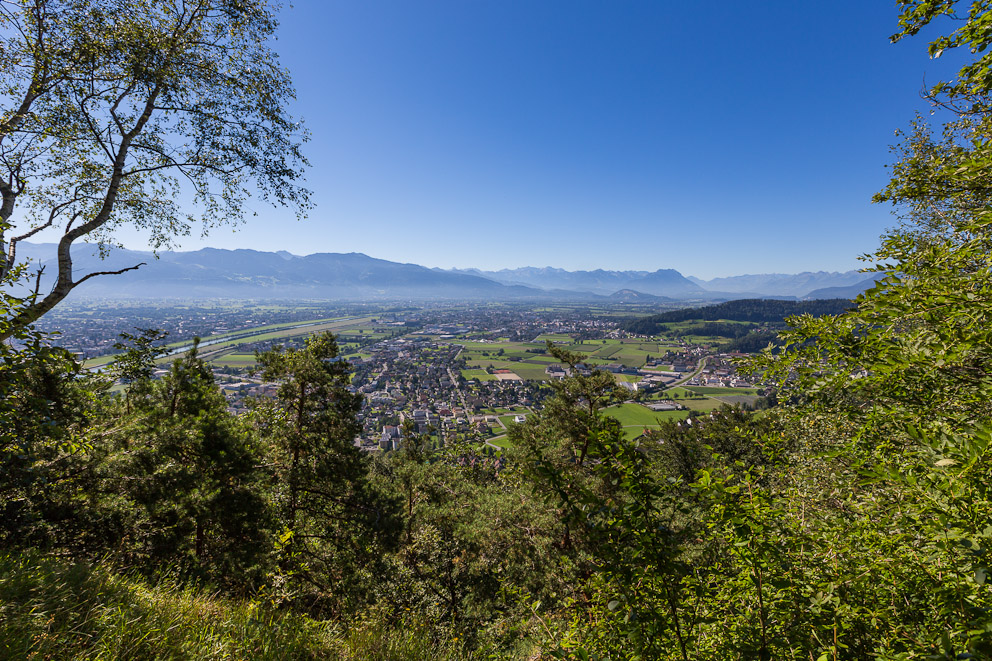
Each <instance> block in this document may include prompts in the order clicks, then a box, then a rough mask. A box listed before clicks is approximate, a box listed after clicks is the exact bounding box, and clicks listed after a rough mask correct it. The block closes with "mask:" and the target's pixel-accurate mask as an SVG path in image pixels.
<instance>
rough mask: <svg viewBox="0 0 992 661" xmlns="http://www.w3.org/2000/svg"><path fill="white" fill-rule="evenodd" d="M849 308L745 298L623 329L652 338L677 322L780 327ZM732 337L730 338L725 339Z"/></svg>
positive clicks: (844, 303) (845, 303)
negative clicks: (788, 321)
mask: <svg viewBox="0 0 992 661" xmlns="http://www.w3.org/2000/svg"><path fill="white" fill-rule="evenodd" d="M850 307H852V303H851V301H849V300H847V299H843V298H831V299H824V300H815V301H780V300H776V299H766V298H747V299H741V300H737V301H727V302H726V303H717V304H715V305H705V306H703V307H698V308H682V309H681V310H671V311H669V312H662V313H661V314H654V315H651V316H650V317H641V318H640V319H633V320H631V321H628V322H627V323H625V324H624V326H623V328H624V330H626V331H629V332H631V333H639V334H642V335H655V334H657V333H660V332H664V331H665V330H666V327H665V324H669V323H677V322H680V321H721V320H726V321H749V322H754V323H776V322H777V323H782V322H784V321H785V319H786V318H787V317H791V316H794V315H800V314H808V315H812V316H814V317H820V316H823V315H825V314H840V313H842V312H844V311H845V310H847V309H849V308H850ZM711 334H712V335H722V333H701V335H711ZM727 337H733V335H730V336H727Z"/></svg>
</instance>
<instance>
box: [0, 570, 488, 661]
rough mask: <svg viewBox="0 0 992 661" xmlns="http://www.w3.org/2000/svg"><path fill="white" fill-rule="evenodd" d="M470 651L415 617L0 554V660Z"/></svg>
mask: <svg viewBox="0 0 992 661" xmlns="http://www.w3.org/2000/svg"><path fill="white" fill-rule="evenodd" d="M468 658H472V657H471V656H470V655H468V654H466V653H465V651H464V650H462V649H461V648H460V647H459V646H458V643H456V642H454V641H453V640H437V639H436V638H434V637H433V636H431V635H430V633H429V632H428V631H427V630H426V629H425V628H423V627H421V626H417V624H416V623H408V622H399V621H395V622H393V621H390V620H389V619H386V618H371V619H359V620H357V621H355V623H354V624H353V626H351V628H350V629H345V627H343V626H342V625H341V624H339V623H336V622H321V621H315V620H311V619H309V618H307V617H304V616H302V615H298V614H294V613H291V612H287V611H276V610H274V609H272V608H270V607H268V606H265V605H263V604H260V603H258V602H251V601H235V600H226V599H221V598H218V597H216V596H212V595H208V594H205V593H202V592H199V591H197V590H194V589H191V588H186V587H181V586H179V585H177V584H175V583H170V582H162V583H159V584H157V585H150V584H148V583H146V582H145V581H143V580H141V579H137V578H132V577H127V576H122V575H120V574H117V573H114V572H113V571H111V570H110V569H108V568H105V567H100V566H93V565H89V564H84V563H77V564H65V563H61V562H57V561H54V560H51V559H45V558H42V557H41V556H40V555H38V554H34V553H29V554H22V555H3V556H0V659H18V660H20V659H24V660H38V661H41V660H42V659H78V660H83V659H93V660H96V659H134V660H143V659H148V660H152V659H206V660H213V659H216V660H220V659H261V660H263V661H268V660H273V661H274V660H279V661H282V660H285V661H289V660H294V659H341V660H347V661H351V660H354V661H357V660H358V659H397V660H403V661H405V660H410V661H414V660H417V661H420V660H421V659H423V660H425V661H446V660H449V659H450V660H454V659H468Z"/></svg>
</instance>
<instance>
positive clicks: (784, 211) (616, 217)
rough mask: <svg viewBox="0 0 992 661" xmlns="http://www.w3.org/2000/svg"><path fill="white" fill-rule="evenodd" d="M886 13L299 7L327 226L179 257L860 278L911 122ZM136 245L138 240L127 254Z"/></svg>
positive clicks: (292, 226) (727, 7)
mask: <svg viewBox="0 0 992 661" xmlns="http://www.w3.org/2000/svg"><path fill="white" fill-rule="evenodd" d="M897 16H898V11H897V9H896V7H895V3H894V2H893V1H892V0H889V1H885V0H830V1H826V0H816V1H813V0H754V1H752V2H741V1H740V0H718V1H710V2H685V1H683V2H674V1H670V0H629V1H627V0H616V1H612V2H607V1H606V0H601V1H597V2H591V1H585V0H523V1H518V0H488V1H481V0H433V1H429V0H423V1H421V0H388V1H387V0H348V1H344V0H296V2H295V3H294V6H293V7H291V8H286V9H285V10H284V11H283V14H282V28H281V32H280V38H279V40H278V41H277V42H276V44H275V47H276V49H277V50H278V52H279V53H280V55H281V59H282V62H283V64H284V65H285V66H286V67H287V68H289V69H290V70H291V71H292V73H293V77H294V82H295V85H296V88H297V96H298V101H297V103H296V106H295V114H297V115H299V116H302V117H303V118H304V120H305V122H306V125H307V126H308V128H309V130H310V131H311V132H312V136H313V139H312V141H311V142H310V143H309V144H308V145H307V153H308V156H309V158H310V160H311V162H312V169H311V171H310V172H309V174H308V186H309V187H310V188H311V189H312V190H313V191H314V201H315V203H316V208H315V209H314V211H313V212H312V213H311V214H310V218H309V219H308V220H306V221H303V222H297V221H295V220H293V219H292V218H291V216H289V215H288V214H284V213H283V212H281V211H279V210H270V209H268V208H266V207H261V206H260V207H258V208H257V209H256V211H257V212H258V214H259V216H258V217H257V218H254V219H251V220H249V222H248V223H247V224H246V225H244V226H241V227H239V228H237V229H236V231H232V230H231V229H229V228H219V229H215V230H213V231H212V232H211V234H210V236H208V237H207V238H206V239H202V240H199V239H196V240H194V239H190V240H186V241H184V242H183V243H182V248H183V249H195V248H198V247H201V246H204V245H212V246H216V247H222V248H254V249H259V250H279V249H282V250H289V251H291V252H294V253H297V254H308V253H312V252H352V251H356V252H364V253H367V254H369V255H372V256H374V257H380V258H383V259H389V260H394V261H403V262H414V263H418V264H424V265H426V266H439V267H445V268H447V267H453V266H456V267H470V266H475V267H480V268H486V269H498V268H504V267H507V268H513V267H518V266H527V265H530V266H556V267H562V268H568V269H595V268H604V269H645V270H654V269H658V268H675V269H678V270H679V271H681V272H682V273H684V274H687V275H696V276H699V277H704V278H710V277H716V276H725V275H733V274H741V273H768V272H798V271H804V270H846V269H850V268H857V267H858V265H859V263H858V261H857V260H856V257H857V256H858V255H859V254H862V253H865V252H868V251H871V250H873V249H874V248H875V246H876V245H877V244H878V237H879V235H880V234H881V233H882V232H883V231H884V230H885V229H886V228H887V227H890V226H892V225H893V224H894V223H895V219H894V218H893V216H892V215H891V214H890V209H888V208H885V207H879V206H877V205H872V204H870V198H871V195H872V194H873V193H874V192H876V191H877V190H879V189H880V188H882V187H883V186H884V184H885V181H886V177H887V175H886V170H885V168H884V165H885V164H886V163H887V162H889V161H890V160H891V156H890V154H889V152H888V145H889V144H890V143H892V142H893V141H894V136H893V131H894V130H895V129H897V128H901V127H905V126H907V124H908V122H909V121H910V120H911V119H912V117H913V114H914V112H916V111H917V110H920V111H923V112H926V110H927V108H926V104H925V103H924V102H923V101H922V100H921V99H920V89H921V87H922V85H923V82H924V79H926V80H927V81H930V82H933V81H935V80H937V79H938V78H939V77H942V76H943V77H946V76H947V75H948V74H949V73H950V72H951V71H952V70H953V69H952V66H953V65H954V62H948V61H945V59H942V60H938V61H931V60H929V59H928V57H927V55H926V39H925V37H922V36H921V37H916V38H913V39H907V40H904V41H902V42H900V43H899V44H896V45H892V44H890V43H889V41H888V37H889V35H890V34H892V33H893V32H895V30H896V21H897ZM122 238H123V240H124V242H125V243H126V244H127V245H128V246H129V247H135V248H138V247H141V245H140V241H139V240H138V239H137V238H135V237H134V236H130V235H125V236H123V237H122Z"/></svg>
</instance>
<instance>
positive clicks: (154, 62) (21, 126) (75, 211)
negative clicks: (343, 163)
mask: <svg viewBox="0 0 992 661" xmlns="http://www.w3.org/2000/svg"><path fill="white" fill-rule="evenodd" d="M274 6H275V5H274V4H273V3H272V2H269V0H247V1H241V0H126V1H124V0H88V1H87V2H79V1H76V0H3V1H2V2H0V32H2V34H3V37H2V44H0V46H2V49H0V53H2V56H0V72H2V74H3V78H4V82H5V88H4V98H5V99H6V101H7V107H5V108H4V109H3V112H2V115H0V197H2V205H0V276H5V275H6V274H7V273H8V272H9V271H10V270H11V269H13V268H14V267H15V265H16V263H17V261H16V247H17V243H18V242H19V241H22V240H24V239H27V238H30V237H32V236H34V235H35V234H36V233H37V232H40V231H42V230H58V231H61V232H62V235H61V238H60V240H59V242H58V253H57V259H58V273H57V274H56V275H55V282H54V285H53V286H52V289H51V291H50V292H48V293H47V294H44V295H43V294H42V293H41V292H40V285H41V278H40V274H38V278H37V280H36V282H35V286H34V292H33V293H32V294H30V295H28V296H27V297H26V300H27V302H28V304H27V305H25V306H24V307H23V308H22V309H20V310H18V312H17V314H16V315H15V316H14V317H13V318H12V320H11V323H10V324H9V325H8V327H6V328H4V329H0V340H4V339H7V338H8V337H10V336H11V334H12V333H13V332H14V329H16V328H21V327H24V326H26V325H27V324H30V323H32V322H33V321H35V320H36V319H38V318H39V317H40V316H41V315H43V314H44V313H46V312H47V311H49V310H51V309H52V308H53V307H54V306H55V305H57V304H58V303H59V302H60V301H61V300H63V299H64V298H65V297H66V296H67V295H68V294H69V292H70V291H71V290H72V289H73V288H75V287H77V286H78V285H80V284H81V283H83V282H85V281H86V280H88V279H89V278H91V277H94V276H96V275H103V274H108V273H115V274H116V273H123V272H124V271H128V270H132V269H135V268H138V266H140V265H135V266H131V267H129V268H125V269H120V270H117V271H112V272H96V273H88V274H84V275H81V276H80V275H78V274H76V273H75V272H74V270H73V255H72V250H71V249H72V246H73V244H74V243H75V242H77V241H78V240H80V239H84V238H86V239H95V240H97V241H98V242H99V243H100V245H101V248H102V247H103V246H105V245H106V244H107V243H108V242H111V241H112V236H113V230H114V229H115V228H116V227H118V226H121V225H125V224H130V225H133V226H135V227H138V228H141V229H144V230H146V231H148V232H149V233H150V236H151V241H152V244H153V245H154V247H156V248H157V247H160V246H168V245H170V242H171V241H172V240H173V238H174V237H176V236H181V235H186V234H188V233H189V232H190V230H191V227H192V224H193V223H194V222H195V221H196V219H197V217H199V218H200V220H202V222H203V224H204V228H205V229H206V228H207V227H210V226H213V225H215V224H217V223H222V222H237V221H239V220H241V219H242V218H243V215H244V209H245V207H246V204H245V203H246V201H247V200H248V198H250V197H251V196H252V194H253V192H252V191H253V190H254V191H255V193H254V194H257V195H258V196H260V197H261V198H262V199H263V200H266V201H269V202H272V203H277V204H289V205H292V206H295V207H296V208H297V210H298V211H299V212H302V211H304V210H305V209H306V208H307V206H308V195H309V194H308V191H306V190H305V189H303V188H301V187H299V186H298V185H297V183H296V182H297V181H298V179H299V178H300V176H301V169H302V167H303V166H304V165H305V164H306V161H305V159H304V157H303V156H302V154H301V153H300V143H301V142H303V141H304V140H305V139H306V134H305V133H302V132H301V127H300V125H299V124H298V123H296V122H294V121H293V120H292V118H291V117H290V116H289V115H288V114H287V112H286V109H285V107H286V104H287V101H288V100H289V99H290V98H292V96H293V90H292V87H291V86H290V81H289V76H288V74H287V72H286V71H285V70H283V69H281V68H280V67H279V66H278V62H277V60H276V56H275V54H274V53H273V52H272V50H271V49H270V48H269V46H268V42H269V40H270V39H271V38H272V36H273V35H274V33H275V29H276V25H277V23H276V20H275V17H274ZM184 197H185V198H186V199H190V200H192V205H191V207H189V208H185V207H184V206H183V205H181V204H180V203H179V202H177V200H180V199H184Z"/></svg>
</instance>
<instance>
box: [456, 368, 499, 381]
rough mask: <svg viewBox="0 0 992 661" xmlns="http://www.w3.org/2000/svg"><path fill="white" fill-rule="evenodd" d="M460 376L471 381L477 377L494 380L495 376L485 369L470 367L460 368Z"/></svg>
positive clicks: (480, 379)
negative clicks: (466, 368)
mask: <svg viewBox="0 0 992 661" xmlns="http://www.w3.org/2000/svg"><path fill="white" fill-rule="evenodd" d="M462 376H464V377H465V378H466V379H468V380H469V381H471V380H472V379H478V380H479V381H495V380H496V377H495V376H493V375H492V374H490V373H488V372H487V371H486V370H479V369H472V370H462Z"/></svg>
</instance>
